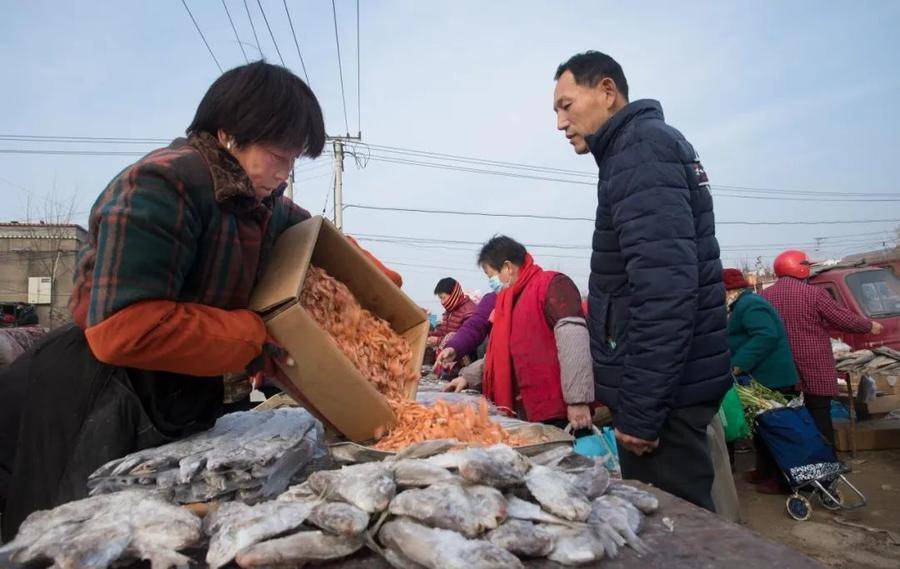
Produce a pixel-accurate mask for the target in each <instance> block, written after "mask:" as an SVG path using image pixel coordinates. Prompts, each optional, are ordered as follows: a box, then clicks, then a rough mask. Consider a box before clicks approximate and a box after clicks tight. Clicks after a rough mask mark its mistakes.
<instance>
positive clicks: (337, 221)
mask: <svg viewBox="0 0 900 569" xmlns="http://www.w3.org/2000/svg"><path fill="white" fill-rule="evenodd" d="M334 225H335V226H336V227H337V228H338V229H342V228H343V227H344V141H343V140H341V139H340V138H337V139H335V141H334Z"/></svg>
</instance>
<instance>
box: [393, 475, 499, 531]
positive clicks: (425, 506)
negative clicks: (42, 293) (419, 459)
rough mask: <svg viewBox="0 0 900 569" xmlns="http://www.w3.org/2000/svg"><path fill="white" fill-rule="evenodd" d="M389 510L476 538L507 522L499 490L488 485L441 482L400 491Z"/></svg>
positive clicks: (398, 514) (395, 513) (397, 514)
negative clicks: (473, 485) (466, 485)
mask: <svg viewBox="0 0 900 569" xmlns="http://www.w3.org/2000/svg"><path fill="white" fill-rule="evenodd" d="M388 511H389V512H390V513H391V514H393V515H395V516H407V517H409V518H413V519H416V520H418V521H420V522H423V523H425V524H428V525H429V526H431V527H436V528H443V529H448V530H453V531H456V532H459V533H461V534H463V535H465V536H466V537H477V536H479V535H481V534H482V533H483V532H484V531H486V530H489V529H494V528H496V527H497V526H498V525H499V524H500V523H501V522H502V521H503V520H504V519H506V500H505V499H504V498H503V495H502V494H500V492H499V491H498V490H496V489H494V488H490V487H487V486H476V487H472V488H463V487H462V486H460V485H458V484H452V483H440V484H434V485H432V486H429V487H428V488H423V489H413V490H406V491H404V492H401V493H400V494H398V495H397V496H396V497H395V498H394V499H393V500H392V501H391V505H390V507H389V508H388Z"/></svg>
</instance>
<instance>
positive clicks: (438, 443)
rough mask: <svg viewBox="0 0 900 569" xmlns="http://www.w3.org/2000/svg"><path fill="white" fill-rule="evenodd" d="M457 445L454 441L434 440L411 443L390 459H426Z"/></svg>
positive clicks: (457, 442) (456, 441)
mask: <svg viewBox="0 0 900 569" xmlns="http://www.w3.org/2000/svg"><path fill="white" fill-rule="evenodd" d="M457 445H459V441H458V440H456V439H434V440H430V441H422V442H420V443H413V444H411V445H409V446H408V447H406V448H405V449H403V450H401V451H400V452H398V453H397V454H395V455H394V456H393V457H392V460H402V459H404V458H428V457H429V456H434V455H436V454H441V453H444V452H447V451H449V450H450V449H452V448H453V447H455V446H457Z"/></svg>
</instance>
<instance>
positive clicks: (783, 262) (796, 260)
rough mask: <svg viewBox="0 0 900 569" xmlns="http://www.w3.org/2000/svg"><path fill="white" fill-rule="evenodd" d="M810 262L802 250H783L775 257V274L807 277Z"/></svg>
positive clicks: (798, 277) (800, 277) (797, 277)
mask: <svg viewBox="0 0 900 569" xmlns="http://www.w3.org/2000/svg"><path fill="white" fill-rule="evenodd" d="M811 264H812V263H810V261H809V257H807V256H806V253H804V252H803V251H797V250H794V249H791V250H788V251H784V252H783V253H781V254H780V255H778V256H777V257H775V275H777V276H778V277H794V278H795V279H808V278H809V266H810V265H811Z"/></svg>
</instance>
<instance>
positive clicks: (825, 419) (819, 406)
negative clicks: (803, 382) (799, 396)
mask: <svg viewBox="0 0 900 569" xmlns="http://www.w3.org/2000/svg"><path fill="white" fill-rule="evenodd" d="M803 402H804V403H803V405H804V406H805V407H806V409H807V410H808V411H809V414H810V415H812V418H813V422H814V423H815V424H816V427H818V428H819V432H820V433H822V436H823V437H825V439H826V440H827V441H828V442H829V443H830V444H831V446H834V425H833V424H832V423H831V396H829V395H810V394H808V393H804V394H803Z"/></svg>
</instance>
